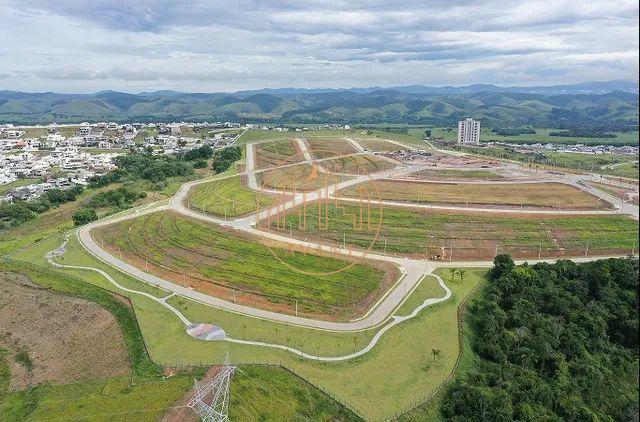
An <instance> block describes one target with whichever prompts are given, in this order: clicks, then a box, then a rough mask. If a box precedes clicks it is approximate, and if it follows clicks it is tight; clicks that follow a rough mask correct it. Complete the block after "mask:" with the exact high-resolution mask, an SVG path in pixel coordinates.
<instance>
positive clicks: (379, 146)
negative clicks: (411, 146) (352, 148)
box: [355, 138, 405, 151]
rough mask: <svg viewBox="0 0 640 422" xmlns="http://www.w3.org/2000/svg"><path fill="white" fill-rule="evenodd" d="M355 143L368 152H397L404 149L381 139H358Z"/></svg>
mask: <svg viewBox="0 0 640 422" xmlns="http://www.w3.org/2000/svg"><path fill="white" fill-rule="evenodd" d="M355 141H356V142H357V143H359V144H360V145H361V146H362V147H363V148H365V149H366V150H369V151H398V150H402V149H405V148H403V147H401V146H400V145H398V144H394V143H393V142H388V141H385V140H382V139H368V138H358V139H356V140H355Z"/></svg>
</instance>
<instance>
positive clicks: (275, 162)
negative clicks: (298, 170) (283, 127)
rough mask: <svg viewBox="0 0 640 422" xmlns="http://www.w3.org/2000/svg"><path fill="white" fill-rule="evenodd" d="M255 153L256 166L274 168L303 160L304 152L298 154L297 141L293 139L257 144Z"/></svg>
mask: <svg viewBox="0 0 640 422" xmlns="http://www.w3.org/2000/svg"><path fill="white" fill-rule="evenodd" d="M255 154H256V168H258V169H267V168H273V167H278V166H280V165H283V164H291V163H295V162H299V161H302V160H303V157H302V154H298V149H297V148H296V145H295V141H293V140H291V139H280V140H277V141H273V142H263V143H260V144H257V145H256V146H255Z"/></svg>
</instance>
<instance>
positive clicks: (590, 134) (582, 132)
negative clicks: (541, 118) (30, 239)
mask: <svg viewBox="0 0 640 422" xmlns="http://www.w3.org/2000/svg"><path fill="white" fill-rule="evenodd" d="M549 136H563V137H575V138H617V137H618V135H616V134H615V133H611V132H606V131H603V130H600V129H598V128H588V127H586V128H573V129H568V130H558V131H554V132H549Z"/></svg>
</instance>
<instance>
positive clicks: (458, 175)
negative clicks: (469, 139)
mask: <svg viewBox="0 0 640 422" xmlns="http://www.w3.org/2000/svg"><path fill="white" fill-rule="evenodd" d="M413 176H414V177H416V178H417V179H432V180H485V181H491V180H503V179H504V176H502V175H501V174H498V173H495V172H493V171H490V170H448V169H443V170H436V169H428V170H422V171H420V172H418V173H414V174H413Z"/></svg>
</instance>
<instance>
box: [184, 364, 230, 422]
mask: <svg viewBox="0 0 640 422" xmlns="http://www.w3.org/2000/svg"><path fill="white" fill-rule="evenodd" d="M235 370H236V367H235V366H233V365H230V364H229V355H228V354H227V357H226V358H225V362H224V366H223V367H222V369H221V370H220V372H218V374H217V375H216V376H215V378H213V379H211V380H209V381H206V382H204V383H202V384H201V385H199V384H198V381H194V388H193V390H194V395H193V397H191V400H189V403H187V407H190V408H191V409H192V410H193V411H194V412H195V413H196V414H197V415H198V416H200V419H202V420H203V421H205V422H228V421H229V383H230V381H231V377H232V376H233V373H234V371H235Z"/></svg>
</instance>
